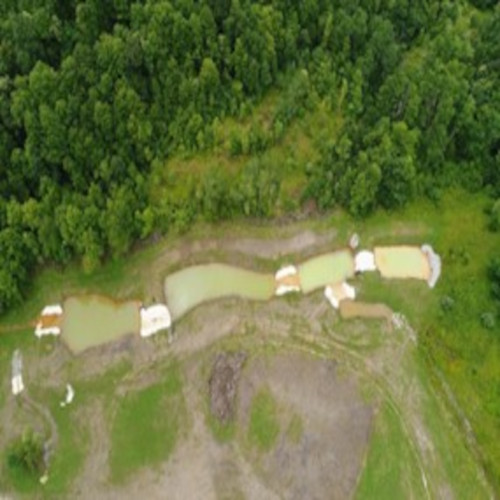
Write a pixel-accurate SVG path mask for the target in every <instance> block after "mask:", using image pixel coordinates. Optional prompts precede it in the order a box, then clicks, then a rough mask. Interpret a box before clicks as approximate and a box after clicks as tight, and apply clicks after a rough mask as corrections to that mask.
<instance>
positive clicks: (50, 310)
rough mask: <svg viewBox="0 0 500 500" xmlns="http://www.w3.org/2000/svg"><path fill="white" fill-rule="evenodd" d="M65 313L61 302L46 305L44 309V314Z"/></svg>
mask: <svg viewBox="0 0 500 500" xmlns="http://www.w3.org/2000/svg"><path fill="white" fill-rule="evenodd" d="M62 313H63V308H62V306H61V305H60V304H54V305H52V306H45V307H44V308H43V309H42V316H60V315H61V314H62Z"/></svg>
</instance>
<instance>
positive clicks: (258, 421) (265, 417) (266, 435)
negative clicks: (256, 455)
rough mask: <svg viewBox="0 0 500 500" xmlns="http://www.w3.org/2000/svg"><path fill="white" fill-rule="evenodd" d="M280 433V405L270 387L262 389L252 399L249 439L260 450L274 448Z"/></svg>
mask: <svg viewBox="0 0 500 500" xmlns="http://www.w3.org/2000/svg"><path fill="white" fill-rule="evenodd" d="M279 433H280V424H279V421H278V405H277V403H276V401H275V399H274V396H273V395H272V394H271V392H270V391H269V390H268V389H261V390H260V391H259V392H258V393H257V394H256V395H255V396H254V397H253V399H252V404H251V406H250V421H249V424H248V440H249V442H250V443H251V444H252V445H253V446H256V447H257V448H258V449H259V450H260V451H269V450H271V449H272V448H273V446H274V444H275V443H276V440H277V439H278V436H279Z"/></svg>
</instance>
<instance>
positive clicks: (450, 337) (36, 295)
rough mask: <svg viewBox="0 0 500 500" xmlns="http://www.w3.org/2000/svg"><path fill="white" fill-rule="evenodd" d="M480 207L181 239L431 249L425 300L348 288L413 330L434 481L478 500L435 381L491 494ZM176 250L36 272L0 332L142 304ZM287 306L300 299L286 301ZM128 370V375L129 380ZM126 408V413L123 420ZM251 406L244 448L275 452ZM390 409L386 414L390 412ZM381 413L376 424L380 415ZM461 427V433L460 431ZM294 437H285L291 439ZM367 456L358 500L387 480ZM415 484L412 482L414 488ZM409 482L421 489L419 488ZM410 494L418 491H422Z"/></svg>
mask: <svg viewBox="0 0 500 500" xmlns="http://www.w3.org/2000/svg"><path fill="white" fill-rule="evenodd" d="M486 204H487V199H486V198H485V197H483V196H476V195H469V194H465V193H463V192H452V191H450V192H448V193H445V194H444V195H443V197H442V199H441V200H440V201H439V202H437V203H431V202H422V201H421V202H419V203H416V204H413V205H410V206H408V207H407V208H406V209H404V210H402V211H400V212H397V213H386V212H384V211H380V212H377V213H376V214H374V215H373V216H372V217H370V218H368V219H367V220H365V221H356V220H353V219H352V218H351V217H349V216H346V215H345V214H343V213H342V212H334V213H332V214H330V215H329V216H326V217H323V218H317V219H312V220H308V221H305V222H303V223H299V224H296V225H295V226H293V228H289V227H287V226H284V227H283V228H276V226H275V224H273V223H272V221H271V222H269V223H264V224H261V225H259V226H256V225H248V224H243V223H241V222H236V223H224V224H218V225H215V226H211V225H209V224H206V223H199V224H197V225H195V226H193V228H192V229H191V230H190V232H189V234H188V235H186V236H184V237H183V241H187V242H189V241H196V239H197V238H200V237H206V235H207V234H210V236H211V237H213V238H221V239H223V238H224V237H226V236H227V235H231V236H232V237H245V238H248V237H256V238H263V239H265V238H270V237H280V236H283V237H284V236H288V235H290V234H294V232H295V233H296V232H297V231H299V230H301V229H312V230H316V231H319V232H323V231H326V230H331V229H332V228H335V229H336V230H337V235H336V237H335V238H333V239H332V247H333V248H336V247H341V246H343V245H345V242H346V241H347V238H348V236H349V234H350V233H351V232H352V231H354V230H356V231H357V232H358V233H359V234H360V236H361V241H362V246H363V247H367V248H370V247H371V246H372V245H374V244H381V243H383V244H390V243H415V244H421V243H423V242H426V241H428V242H430V243H431V244H432V245H433V246H434V247H435V249H436V250H437V251H438V252H439V253H440V254H441V255H442V257H443V275H442V277H441V280H440V281H439V282H438V285H437V287H436V289H435V290H432V291H429V289H428V288H427V287H426V285H425V284H423V283H420V282H416V281H415V282H410V281H404V282H403V281H383V280H381V279H379V278H378V277H377V276H376V275H365V276H362V277H360V279H359V280H358V281H357V283H356V287H357V288H358V292H359V297H360V298H361V299H362V300H367V301H376V302H384V303H387V304H388V305H389V306H391V307H392V308H393V309H394V310H398V311H401V312H403V313H404V314H405V315H406V316H407V317H408V319H409V320H410V323H411V324H412V326H413V327H414V328H415V330H416V331H417V332H418V335H419V354H418V357H419V363H420V368H419V370H420V375H419V377H420V378H421V379H422V380H423V384H424V385H425V387H426V389H425V391H426V393H428V394H431V395H432V394H434V391H436V390H437V394H438V396H437V397H434V396H432V397H431V396H429V397H428V399H427V400H426V401H427V402H426V406H425V408H426V410H425V415H424V420H425V423H426V425H427V426H428V427H429V428H430V429H431V431H432V436H433V440H434V446H435V447H436V449H437V450H438V453H439V456H440V457H442V463H443V464H444V465H443V470H439V471H437V472H436V473H435V475H436V481H439V477H440V475H441V476H442V477H447V478H449V480H450V481H451V482H452V483H453V484H454V485H456V488H454V489H455V491H458V492H463V495H458V496H459V497H462V498H467V497H469V498H470V496H472V497H474V496H476V497H477V495H474V491H475V490H474V484H475V479H474V472H473V470H474V464H473V462H472V461H471V460H472V458H471V455H470V453H469V451H467V448H466V447H465V441H466V439H465V438H464V434H465V430H464V421H463V418H462V417H463V416H462V415H460V414H457V412H456V410H455V409H454V406H453V404H452V402H450V401H449V400H448V397H447V395H446V393H445V391H443V388H442V383H441V382H440V380H439V379H438V377H437V376H435V375H434V374H435V373H440V374H442V376H443V379H444V380H445V382H446V384H448V385H449V387H450V389H451V391H452V393H453V394H454V397H455V398H456V402H457V405H458V407H459V408H461V409H462V410H463V413H464V415H465V416H466V418H467V419H468V420H469V421H470V423H471V425H472V429H473V431H474V433H473V434H474V435H473V438H474V439H475V441H477V444H476V445H474V443H473V444H472V445H471V444H470V443H469V445H468V446H469V450H472V451H473V453H474V456H475V457H476V458H477V459H478V460H480V461H481V462H482V463H483V464H484V465H485V466H486V468H487V470H488V475H489V478H490V480H491V481H492V482H493V483H494V484H495V485H496V486H495V487H496V488H497V491H498V486H499V478H500V449H499V448H498V445H497V443H498V442H499V439H500V430H499V426H498V417H499V415H500V410H499V408H500V397H499V395H498V380H500V342H499V339H498V335H495V333H496V332H495V331H490V330H487V329H485V328H484V327H483V326H482V325H481V321H480V316H481V314H482V313H483V312H487V311H490V310H491V309H492V307H493V302H492V300H491V299H490V297H489V290H488V285H487V282H486V279H485V272H486V266H487V263H488V261H489V259H490V258H491V257H492V256H494V255H496V254H498V252H499V251H500V235H499V234H498V233H497V234H494V233H490V232H488V231H487V230H486V217H485V215H484V212H483V210H484V207H485V206H486ZM177 240H178V237H176V236H169V237H167V238H165V239H164V240H162V241H160V242H158V243H156V244H152V245H150V246H147V247H144V248H142V249H139V250H137V251H136V252H134V253H132V254H131V255H130V256H129V257H127V259H123V260H119V261H113V262H108V263H106V264H105V265H104V266H103V268H102V269H101V270H99V271H96V272H95V273H92V274H84V273H82V271H81V269H80V267H79V266H78V265H73V266H70V267H69V268H67V269H55V268H49V269H46V270H44V271H43V272H41V273H40V274H39V275H38V276H37V277H36V278H35V280H34V285H33V290H32V292H31V293H30V295H29V297H28V299H27V301H26V302H25V304H23V307H20V308H18V309H16V310H13V311H11V312H10V313H9V314H8V315H6V316H4V317H3V318H2V319H1V320H0V330H1V328H2V327H3V328H4V329H5V328H6V327H9V326H10V325H20V324H25V323H27V322H29V321H31V320H33V318H34V317H35V316H36V314H37V313H38V311H39V310H40V309H41V307H42V306H43V305H44V304H46V303H48V302H52V301H59V300H61V299H62V298H63V297H65V296H67V295H70V294H72V293H77V292H78V293H83V292H93V293H104V294H109V295H112V296H114V297H118V298H139V299H140V298H146V299H147V298H148V294H150V284H151V282H152V281H154V282H157V281H158V282H161V278H162V276H164V275H165V274H166V273H167V272H169V270H171V269H173V268H175V267H176V266H177V267H178V266H179V264H178V263H173V262H170V261H169V260H168V259H167V260H166V258H165V254H166V252H167V253H168V251H169V250H170V249H171V248H172V246H173V245H174V244H175V242H176V241H177ZM204 257H205V258H207V259H211V258H218V259H220V260H224V258H225V253H224V252H223V251H218V253H217V254H215V253H210V252H207V253H206V254H204ZM293 258H294V256H293V255H291V256H290V257H289V259H291V260H293ZM281 260H286V258H285V257H282V258H281V259H280V261H281ZM276 264H277V263H274V262H260V261H259V260H258V259H256V260H255V266H256V267H257V268H258V267H259V266H267V267H269V269H271V268H272V267H273V266H274V265H276ZM445 297H450V298H451V299H452V302H451V303H452V306H451V308H448V309H444V308H443V307H442V305H441V304H442V302H443V299H444V298H445ZM286 300H288V299H286ZM289 300H300V297H297V298H296V297H293V298H292V299H289ZM344 326H345V328H344ZM344 326H342V327H341V328H340V330H345V331H348V330H349V328H350V327H349V326H348V325H344ZM32 335H33V334H32V330H31V329H26V328H24V329H23V328H19V330H18V331H12V332H7V331H1V332H0V366H1V368H2V372H3V373H8V372H9V370H10V366H9V365H10V358H11V356H12V351H13V349H14V348H16V347H20V348H21V349H22V350H23V352H25V353H27V354H28V355H29V353H32V352H36V349H45V348H46V346H47V345H48V346H49V348H50V345H51V342H52V341H50V340H44V341H43V343H42V344H38V343H34V342H33V337H32ZM353 339H354V338H353ZM353 339H350V341H351V347H352V348H353V349H359V352H360V353H363V352H365V351H366V349H367V348H366V347H362V345H361V344H360V345H359V346H356V342H353ZM375 340H376V342H375ZM375 340H373V342H374V344H373V346H371V347H370V349H371V348H372V347H376V346H377V345H379V343H380V342H382V341H383V337H382V336H380V335H379V336H377V338H376V339H375ZM42 345H43V347H42ZM40 353H42V351H40ZM128 369H129V368H127V367H125V368H124V370H125V371H126V370H128ZM122 374H123V373H122ZM426 374H427V375H426ZM121 376H122V375H120V377H121ZM112 378H113V377H110V378H107V377H103V378H102V379H100V380H99V381H93V382H85V383H84V382H80V383H79V384H81V385H80V386H77V393H78V394H80V395H81V397H82V398H85V397H86V394H89V397H90V395H96V394H100V395H101V396H102V397H104V395H105V394H109V395H111V394H112V387H113V384H112ZM92 384H94V386H92ZM5 387H7V385H5ZM165 390H166V389H165V387H163V389H160V388H157V389H153V388H152V389H151V391H150V392H147V391H146V393H145V395H143V396H138V395H137V398H138V399H137V400H134V397H136V396H133V395H131V396H130V398H131V399H130V401H129V399H128V398H125V399H124V400H123V401H121V402H120V405H119V406H120V407H119V408H118V409H117V413H116V420H115V421H114V426H118V427H115V429H116V428H120V426H121V429H123V428H126V427H127V425H129V424H130V422H131V421H132V420H133V418H134V410H133V408H132V407H133V406H134V407H135V406H137V402H138V403H139V407H141V406H142V405H144V407H147V408H148V409H150V408H153V407H154V408H156V409H158V408H161V407H162V405H163V404H164V402H163V400H162V398H161V397H160V395H159V394H160V393H162V394H163V393H165ZM155 391H156V392H155ZM5 397H6V396H5V391H2V393H0V408H1V407H2V405H3V403H4V401H5ZM47 397H48V401H49V406H50V407H51V408H53V410H54V415H55V418H56V420H57V423H58V426H60V433H61V446H68V450H69V448H72V447H74V445H75V441H74V440H75V439H77V436H74V435H73V434H72V433H73V432H74V431H73V429H74V422H73V421H72V420H71V413H70V412H66V413H65V414H62V413H60V412H59V413H58V412H57V408H56V407H55V406H56V404H57V401H58V398H60V395H59V394H58V395H53V396H51V395H48V396H47ZM92 397H93V396H92ZM174 399H175V398H174ZM131 401H132V402H131ZM134 401H135V402H134ZM122 404H123V408H125V409H124V410H123V411H122V409H121V407H122ZM253 407H254V410H253V411H254V416H253V418H252V419H251V421H254V424H253V430H252V425H250V427H249V429H248V430H247V431H248V436H247V437H248V439H250V436H251V435H252V436H253V437H252V438H251V439H252V440H253V442H254V443H255V446H257V447H258V446H263V447H266V446H269V443H272V442H273V437H272V436H273V435H274V434H275V433H276V431H274V432H270V433H269V435H266V433H265V432H264V433H260V430H259V429H261V428H262V427H269V428H270V429H271V430H272V429H273V425H274V424H273V422H274V423H276V421H275V419H274V420H273V418H272V414H273V405H272V404H270V403H269V401H267V402H266V398H265V397H264V398H263V401H258V404H257V403H255V404H254V405H253ZM255 407H256V408H257V410H256V409H255ZM441 407H444V408H445V411H446V412H448V414H449V415H450V417H449V421H446V422H445V424H446V426H447V429H448V431H447V432H444V433H443V422H442V421H440V417H439V416H437V415H442V412H443V408H441ZM440 408H441V409H440ZM387 411H389V413H390V410H387ZM387 411H385V413H387ZM382 413H383V414H384V412H382ZM65 419H68V421H65ZM384 419H385V421H386V424H382V423H380V424H377V425H378V426H380V428H378V427H377V429H376V432H375V433H374V438H373V446H374V448H375V451H373V453H376V449H377V447H379V448H380V449H381V448H382V447H383V446H382V445H381V444H377V443H381V442H383V440H384V439H386V437H387V436H386V434H384V432H386V431H387V428H389V429H393V430H394V433H396V434H397V432H398V430H397V426H396V425H393V424H394V422H393V420H394V419H392V420H391V416H390V415H389V416H387V415H385V416H383V417H382V420H384ZM387 421H388V422H389V423H387ZM120 422H121V423H120ZM391 422H392V423H391ZM457 426H458V429H459V430H457ZM173 427H175V425H173ZM274 427H275V426H274ZM148 432H151V435H158V433H159V432H160V431H158V430H157V429H156V428H155V427H154V426H153V427H152V428H150V429H149V430H148ZM235 432H236V431H235V429H234V428H233V429H230V430H229V431H227V429H222V430H221V436H220V437H221V439H231V438H232V436H234V434H235ZM294 432H295V431H294ZM294 432H292V431H290V435H292V434H294ZM225 433H226V434H225ZM278 433H279V430H278ZM115 434H116V435H118V434H119V432H118V431H116V433H115ZM174 434H175V433H174ZM377 436H378V437H377ZM384 436H385V437H384ZM133 439H135V438H134V437H133V436H132V437H130V441H129V442H127V441H126V440H125V441H123V442H120V440H118V441H115V443H116V447H117V449H124V450H126V449H127V447H128V448H129V449H132V448H133V446H134V443H136V441H133ZM137 439H139V437H137ZM274 439H275V438H274ZM474 439H473V441H474ZM258 443H263V444H258ZM266 443H267V444H266ZM270 446H272V444H271V445H270ZM388 446H389V449H391V448H390V447H391V446H393V445H392V444H389V445H388ZM82 449H83V452H82V453H84V452H85V450H84V447H83V448H82ZM68 453H69V451H68ZM127 453H128V452H124V455H123V456H124V457H125V458H124V463H122V464H121V465H120V460H121V459H120V458H118V459H117V458H115V459H114V460H115V465H114V466H113V467H115V468H117V469H116V470H118V473H117V474H118V475H117V476H115V478H117V481H119V480H120V477H121V478H124V477H125V476H126V474H127V470H133V469H134V468H137V467H141V463H140V462H141V461H140V460H139V458H138V457H134V454H133V453H129V454H128V455H127ZM156 453H157V451H154V450H152V451H151V455H150V456H149V458H147V461H149V462H148V463H154V462H155V461H156V462H158V461H160V460H161V459H160V458H158V457H159V455H156ZM158 453H159V452H158ZM394 453H399V454H400V455H401V454H405V453H407V451H405V447H404V446H402V447H401V448H394ZM371 454H372V452H371V451H370V453H369V455H368V457H367V468H366V471H365V473H364V476H363V479H362V481H361V483H360V495H363V491H365V490H363V488H368V486H363V485H364V484H366V481H368V485H370V484H372V483H373V484H375V483H377V478H380V477H383V476H384V474H385V473H384V471H383V470H380V471H378V470H377V464H380V466H381V467H382V466H383V467H385V465H384V462H379V461H377V460H375V459H371V458H370V456H371ZM68 456H69V457H70V459H69V461H68V462H67V463H63V462H61V463H58V462H57V459H55V462H54V472H53V473H54V478H55V479H54V483H53V484H54V485H53V486H51V488H53V490H51V491H54V492H60V491H64V488H66V486H65V485H66V484H68V483H69V482H70V480H71V478H72V477H74V475H75V474H76V473H77V471H78V468H79V467H80V466H81V461H82V458H81V457H79V456H77V454H76V455H75V456H74V457H73V458H71V454H69V455H68ZM375 456H376V455H375ZM456 457H460V458H459V459H458V458H456ZM116 460H118V462H116ZM457 460H459V462H460V464H459V465H457ZM116 463H118V464H119V465H116ZM391 470H392V472H391V473H390V475H389V476H388V477H392V478H393V479H390V481H395V482H396V483H398V484H399V483H400V482H401V481H403V483H404V481H406V479H404V478H405V477H406V476H405V474H407V472H404V473H403V472H402V473H401V474H402V476H401V477H399V479H397V480H396V479H394V478H395V477H396V475H397V474H396V472H397V468H393V469H391ZM58 471H59V472H58ZM467 471H468V472H467ZM391 474H392V475H391ZM366 477H367V478H368V479H366ZM58 478H59V479H58ZM411 481H414V480H411ZM411 481H410V484H413V483H412V482H411ZM415 484H419V483H418V481H417V482H416V483H415ZM374 487H375V486H374ZM413 487H415V488H417V489H418V486H412V488H413ZM479 497H481V496H479Z"/></svg>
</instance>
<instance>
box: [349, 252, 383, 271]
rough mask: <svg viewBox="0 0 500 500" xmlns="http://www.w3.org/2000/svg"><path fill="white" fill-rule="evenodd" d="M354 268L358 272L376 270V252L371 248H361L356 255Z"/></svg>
mask: <svg viewBox="0 0 500 500" xmlns="http://www.w3.org/2000/svg"><path fill="white" fill-rule="evenodd" d="M354 269H355V271H356V272H360V273H364V272H366V271H376V270H377V264H376V263H375V254H374V253H373V252H370V251H369V250H361V252H358V253H357V254H356V256H355V257H354Z"/></svg>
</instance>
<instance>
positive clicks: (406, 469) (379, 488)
mask: <svg viewBox="0 0 500 500" xmlns="http://www.w3.org/2000/svg"><path fill="white" fill-rule="evenodd" d="M356 498H357V499H358V500H362V499H365V498H366V499H381V500H382V499H385V498H426V492H425V488H424V485H423V483H422V478H421V476H420V469H419V466H418V462H417V461H416V460H415V456H414V454H413V450H412V449H411V448H410V447H409V445H408V441H407V437H406V436H405V434H404V433H403V430H402V429H401V423H400V421H399V418H398V416H397V414H396V413H395V412H394V410H393V409H392V408H391V406H390V405H389V404H388V403H385V404H383V406H382V408H380V410H379V413H378V415H377V417H376V423H375V429H374V431H373V435H372V438H371V442H370V448H369V451H368V455H367V457H366V461H365V466H364V469H363V473H362V475H361V478H360V481H359V484H358V488H357V491H356Z"/></svg>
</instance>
